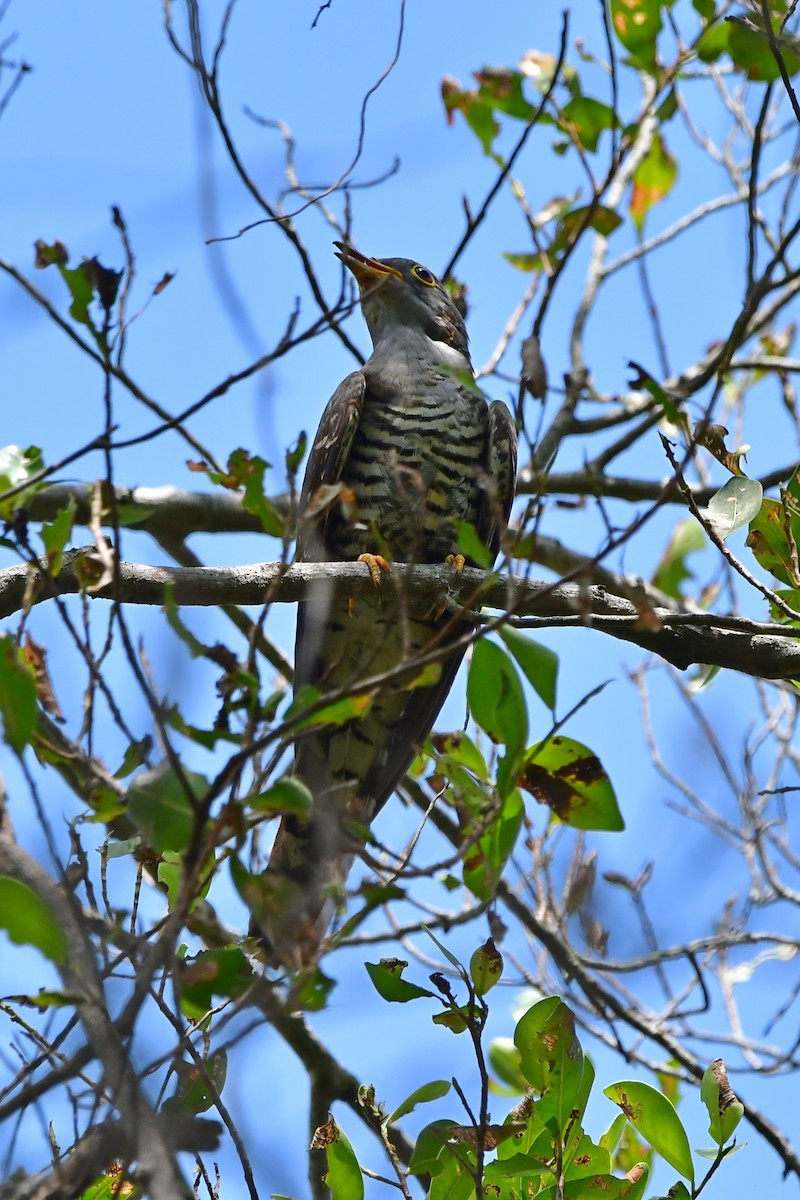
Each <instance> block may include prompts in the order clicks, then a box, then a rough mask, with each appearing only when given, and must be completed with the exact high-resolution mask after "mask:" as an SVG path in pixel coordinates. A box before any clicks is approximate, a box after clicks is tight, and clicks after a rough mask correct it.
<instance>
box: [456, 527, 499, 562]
mask: <svg viewBox="0 0 800 1200" xmlns="http://www.w3.org/2000/svg"><path fill="white" fill-rule="evenodd" d="M456 532H457V535H458V548H459V550H460V551H461V553H462V554H463V555H464V557H465V558H466V560H467V562H468V563H472V564H474V565H475V566H476V567H482V568H483V569H484V571H488V570H489V569H490V568H491V566H492V561H493V557H492V554H491V553H490V552H489V550H488V549H487V548H486V546H485V545H484V544H483V542H482V541H481V539H480V538H479V537H478V531H477V529H476V528H475V526H474V525H473V524H472V522H471V521H456Z"/></svg>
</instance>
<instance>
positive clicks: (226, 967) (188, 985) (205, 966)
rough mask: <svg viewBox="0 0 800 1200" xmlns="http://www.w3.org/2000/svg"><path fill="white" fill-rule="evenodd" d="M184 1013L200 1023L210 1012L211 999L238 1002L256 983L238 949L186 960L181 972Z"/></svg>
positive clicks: (229, 947)
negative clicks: (217, 997)
mask: <svg viewBox="0 0 800 1200" xmlns="http://www.w3.org/2000/svg"><path fill="white" fill-rule="evenodd" d="M179 980H180V999H181V1011H182V1012H183V1014H184V1016H185V1017H187V1018H188V1019H189V1020H190V1021H199V1020H200V1019H201V1018H202V1017H203V1016H205V1014H206V1013H207V1012H208V1010H209V1009H210V1008H211V1003H212V997H214V996H224V997H226V998H228V999H230V1000H235V999H237V998H238V997H239V996H242V995H243V994H244V993H245V992H246V991H247V989H248V988H249V987H251V986H252V983H253V970H252V967H251V966H250V963H249V962H248V960H247V957H246V955H244V954H243V953H242V951H241V950H240V949H239V948H238V946H223V947H222V948H221V949H219V950H201V951H200V953H199V954H195V955H194V956H192V957H190V958H185V959H184V960H183V961H182V963H181V970H180V976H179Z"/></svg>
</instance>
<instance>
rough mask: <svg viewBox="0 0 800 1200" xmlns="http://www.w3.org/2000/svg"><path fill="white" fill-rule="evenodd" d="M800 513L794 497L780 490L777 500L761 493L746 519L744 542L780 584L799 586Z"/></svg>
mask: <svg viewBox="0 0 800 1200" xmlns="http://www.w3.org/2000/svg"><path fill="white" fill-rule="evenodd" d="M798 538H800V516H799V515H798V508H797V503H796V501H795V499H794V497H793V496H792V495H791V494H790V493H789V492H788V491H786V492H784V493H783V494H782V496H781V499H780V500H772V499H771V498H770V497H768V496H765V497H764V499H763V500H762V502H761V506H760V507H759V510H758V512H757V513H756V515H755V516H754V517H753V519H752V521H751V522H750V531H749V533H748V535H747V539H746V542H745V545H747V546H748V547H749V549H750V550H752V552H753V554H754V555H755V557H756V560H757V561H758V563H759V564H760V565H761V566H762V567H763V568H764V570H765V571H769V573H770V574H771V575H774V576H775V578H776V579H779V580H780V581H781V583H786V584H789V585H790V586H791V587H794V588H800V577H798V573H797V562H798Z"/></svg>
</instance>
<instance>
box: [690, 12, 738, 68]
mask: <svg viewBox="0 0 800 1200" xmlns="http://www.w3.org/2000/svg"><path fill="white" fill-rule="evenodd" d="M729 35H730V26H729V25H728V23H727V22H726V21H715V23H714V24H713V25H709V26H708V28H707V29H704V30H703V32H702V33H701V34H700V37H699V38H698V40H697V46H696V50H697V57H698V58H699V59H700V61H701V62H705V63H712V62H716V61H717V59H719V58H721V57H722V55H723V54H725V53H727V50H728V40H729Z"/></svg>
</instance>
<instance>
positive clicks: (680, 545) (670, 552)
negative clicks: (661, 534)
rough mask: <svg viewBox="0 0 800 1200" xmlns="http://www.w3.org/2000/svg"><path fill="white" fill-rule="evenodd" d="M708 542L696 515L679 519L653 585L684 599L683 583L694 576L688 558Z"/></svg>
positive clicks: (675, 597)
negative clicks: (688, 565) (696, 519)
mask: <svg viewBox="0 0 800 1200" xmlns="http://www.w3.org/2000/svg"><path fill="white" fill-rule="evenodd" d="M707 544H708V543H707V541H706V534H705V530H704V529H703V527H702V525H700V524H699V523H698V522H697V521H695V519H694V517H687V518H686V519H685V520H684V521H679V522H678V524H677V525H676V526H675V528H674V529H673V531H672V536H671V537H670V539H669V543H668V545H667V548H666V550H665V551H664V553H663V555H662V556H661V561H660V562H659V564H658V566H657V567H656V569H655V574H654V575H653V578H652V583H653V586H654V587H657V588H658V589H659V591H662V592H664V593H665V594H666V595H667V596H672V597H673V598H674V599H675V600H682V599H683V598H684V597H683V593H682V592H681V585H682V584H683V583H685V582H686V580H687V579H691V578H692V572H691V571H690V570H689V568H688V567H687V566H686V559H687V558H688V556H689V555H690V554H693V553H695V551H697V550H703V549H704V548H705V546H706V545H707Z"/></svg>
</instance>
